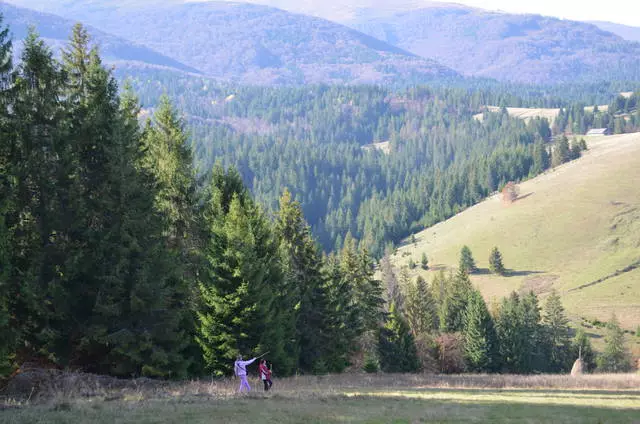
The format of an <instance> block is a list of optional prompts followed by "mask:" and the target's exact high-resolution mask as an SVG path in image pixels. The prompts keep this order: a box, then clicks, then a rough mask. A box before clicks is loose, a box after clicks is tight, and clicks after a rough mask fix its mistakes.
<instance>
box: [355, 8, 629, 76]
mask: <svg viewBox="0 0 640 424" xmlns="http://www.w3.org/2000/svg"><path fill="white" fill-rule="evenodd" d="M350 25H351V26H352V27H354V28H356V29H358V30H360V31H362V32H364V33H367V34H369V35H371V36H373V37H377V38H380V39H381V40H384V41H387V42H388V43H390V44H394V45H397V46H399V47H401V48H403V49H406V50H408V51H410V52H412V53H415V54H417V55H420V56H423V57H430V58H433V59H435V60H437V61H439V62H441V63H443V64H444V65H447V66H450V67H452V68H453V69H455V70H456V71H458V72H460V73H462V74H464V75H470V76H479V77H488V78H495V79H499V80H509V81H516V82H527V83H532V82H533V83H561V82H576V81H599V80H608V79H616V80H638V79H640V44H639V43H634V42H630V41H626V40H624V39H622V38H621V37H619V36H617V35H615V34H612V33H610V32H607V31H603V30H601V29H599V28H597V27H596V26H594V25H591V24H588V23H583V22H576V21H569V20H561V19H556V18H550V17H544V16H540V15H514V14H506V13H499V12H489V11H485V10H482V9H474V8H468V7H461V6H459V5H455V6H454V7H449V6H447V5H442V4H441V5H436V6H434V7H428V8H424V9H420V10H412V11H410V12H401V13H396V14H394V15H392V16H388V17H383V18H376V19H370V20H366V19H364V20H358V21H354V22H352V23H351V24H350Z"/></svg>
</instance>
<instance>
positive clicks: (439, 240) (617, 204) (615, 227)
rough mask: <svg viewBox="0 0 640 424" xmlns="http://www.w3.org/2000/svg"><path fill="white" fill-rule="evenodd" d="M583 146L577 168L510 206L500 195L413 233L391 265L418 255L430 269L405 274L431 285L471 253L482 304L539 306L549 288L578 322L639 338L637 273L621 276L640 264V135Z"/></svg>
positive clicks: (544, 181) (567, 168)
mask: <svg viewBox="0 0 640 424" xmlns="http://www.w3.org/2000/svg"><path fill="white" fill-rule="evenodd" d="M587 142H588V144H589V147H590V150H589V151H588V152H586V154H585V155H584V156H583V157H582V158H580V159H579V160H577V161H574V162H571V163H568V164H565V165H563V166H561V167H558V168H556V169H555V170H552V171H549V172H547V173H545V174H544V175H541V176H539V177H537V178H534V179H532V180H530V181H526V182H524V183H522V184H520V199H519V200H517V201H516V202H515V203H513V204H511V205H505V204H504V203H503V202H502V201H501V199H500V198H499V196H497V195H496V196H493V197H491V198H489V199H487V200H486V201H484V202H482V203H480V204H478V205H476V206H474V207H472V208H469V209H467V210H466V211H464V212H461V213H460V214H458V215H457V216H455V217H453V218H451V219H449V220H447V221H446V222H443V223H440V224H438V225H435V226H433V227H431V228H428V229H426V230H424V231H422V232H420V233H418V234H416V240H417V243H416V244H415V245H414V244H406V245H404V246H403V247H401V248H400V249H399V250H398V253H397V254H396V255H395V256H394V258H393V259H392V260H393V261H394V263H395V265H396V266H397V267H403V266H405V265H406V264H407V263H408V261H409V259H410V258H411V259H413V260H414V261H415V262H416V263H419V262H420V258H421V255H422V253H423V252H424V253H426V254H427V256H428V257H429V262H430V265H431V266H432V270H430V271H422V270H420V269H416V270H414V271H412V272H411V273H412V274H413V275H416V274H422V275H423V276H425V277H427V279H430V278H431V277H432V276H433V273H434V271H435V270H438V269H443V268H444V269H450V268H452V267H455V266H456V265H457V261H458V255H459V252H460V248H461V247H462V246H463V245H464V244H467V245H468V246H469V247H470V248H471V250H472V252H473V254H474V257H475V259H476V261H477V263H478V266H479V267H480V268H481V269H480V272H479V273H477V274H475V275H472V280H473V282H474V284H475V285H476V286H477V287H478V288H479V289H480V290H481V291H482V293H483V294H484V296H485V298H486V299H487V300H491V299H492V298H500V297H503V296H505V295H508V294H509V293H510V292H511V291H513V290H516V291H518V290H534V291H535V292H537V293H538V294H540V295H541V296H543V297H544V296H545V295H546V294H547V293H548V292H549V291H550V290H551V289H552V288H555V289H556V290H558V291H559V292H560V294H561V296H562V297H563V302H564V305H565V307H566V308H567V311H568V313H569V314H570V315H571V317H572V318H573V320H574V322H579V321H580V320H581V318H587V319H595V318H597V319H600V320H601V321H606V320H608V319H609V317H610V315H611V313H612V312H615V313H616V314H617V315H618V318H619V319H620V321H621V323H622V325H623V327H625V328H626V329H628V330H634V331H635V329H636V327H637V326H638V325H640V268H636V269H634V270H630V271H628V272H622V273H618V271H620V270H623V269H624V268H625V267H628V266H630V265H631V264H633V263H636V262H637V261H638V260H640V134H637V133H636V134H626V135H618V136H610V137H600V138H590V139H588V141H587ZM493 246H498V248H499V249H500V251H501V252H502V254H503V257H504V263H505V266H506V267H507V268H509V269H510V270H511V271H512V272H511V273H510V274H509V275H508V276H506V277H500V276H495V275H492V274H490V273H489V272H488V257H489V252H490V250H491V248H492V247H493ZM616 273H618V275H615V274H616ZM600 280H602V281H600ZM598 281H599V282H598Z"/></svg>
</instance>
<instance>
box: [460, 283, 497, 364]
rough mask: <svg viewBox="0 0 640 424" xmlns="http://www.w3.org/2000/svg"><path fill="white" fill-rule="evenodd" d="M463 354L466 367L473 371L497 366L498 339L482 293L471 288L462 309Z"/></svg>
mask: <svg viewBox="0 0 640 424" xmlns="http://www.w3.org/2000/svg"><path fill="white" fill-rule="evenodd" d="M462 334H463V337H464V356H465V362H466V364H467V367H468V368H469V369H470V370H471V371H474V372H488V371H494V370H497V369H498V367H499V355H498V340H497V336H496V332H495V328H494V325H493V319H492V318H491V315H490V314H489V310H488V309H487V305H486V303H485V301H484V299H483V298H482V295H481V294H480V292H479V291H477V290H471V291H470V292H469V297H468V300H467V306H466V309H465V311H464V326H463V328H462Z"/></svg>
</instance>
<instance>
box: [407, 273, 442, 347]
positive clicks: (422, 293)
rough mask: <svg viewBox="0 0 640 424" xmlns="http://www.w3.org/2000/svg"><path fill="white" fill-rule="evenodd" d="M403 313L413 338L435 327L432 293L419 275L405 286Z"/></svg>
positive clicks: (435, 319) (429, 331) (434, 304)
mask: <svg viewBox="0 0 640 424" xmlns="http://www.w3.org/2000/svg"><path fill="white" fill-rule="evenodd" d="M404 314H405V317H406V319H407V322H408V324H409V327H410V328H411V332H412V333H413V335H414V337H415V338H418V337H420V336H425V335H427V334H429V333H431V332H432V331H434V330H435V329H436V328H437V325H436V321H437V314H436V303H435V300H434V298H433V293H432V292H431V289H430V287H429V286H428V285H427V282H426V281H425V280H424V278H422V277H420V276H419V277H418V278H417V279H416V281H415V283H411V284H409V286H408V287H407V296H406V300H405V306H404Z"/></svg>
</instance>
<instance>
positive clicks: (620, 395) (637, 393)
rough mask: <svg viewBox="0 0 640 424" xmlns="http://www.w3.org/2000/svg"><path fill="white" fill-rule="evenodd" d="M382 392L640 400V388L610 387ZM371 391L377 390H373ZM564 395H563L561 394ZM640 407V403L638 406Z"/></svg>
mask: <svg viewBox="0 0 640 424" xmlns="http://www.w3.org/2000/svg"><path fill="white" fill-rule="evenodd" d="M379 390H380V392H381V394H384V393H385V392H389V391H391V392H395V393H407V394H410V393H464V394H503V395H504V394H513V395H526V394H531V395H545V394H548V395H554V397H568V396H573V397H576V396H615V397H616V399H626V398H629V399H634V400H640V389H637V390H636V389H624V390H608V389H602V390H598V389H584V390H583V389H573V388H568V389H533V388H526V387H525V388H521V389H512V388H508V389H499V388H491V389H482V388H475V387H470V388H449V387H414V388H409V389H407V388H398V389H395V388H393V387H389V388H388V389H379ZM371 392H376V390H372V391H371ZM561 395H563V396H561ZM638 409H640V405H639V407H638Z"/></svg>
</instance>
